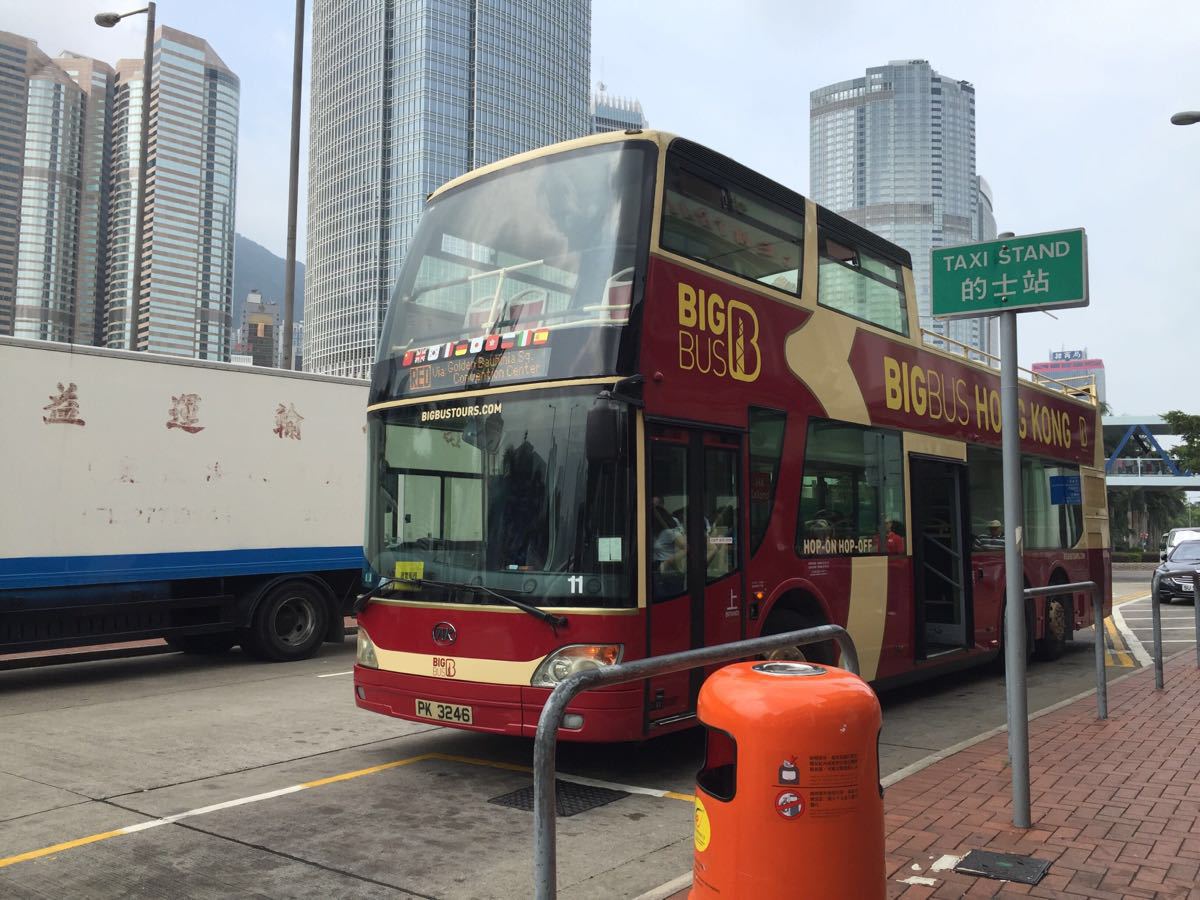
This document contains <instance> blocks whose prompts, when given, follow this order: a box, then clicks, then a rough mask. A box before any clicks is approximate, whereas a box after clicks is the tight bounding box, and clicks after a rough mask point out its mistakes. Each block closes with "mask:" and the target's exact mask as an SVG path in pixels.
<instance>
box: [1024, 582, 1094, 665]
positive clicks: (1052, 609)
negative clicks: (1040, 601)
mask: <svg viewBox="0 0 1200 900" xmlns="http://www.w3.org/2000/svg"><path fill="white" fill-rule="evenodd" d="M1101 628H1103V626H1101ZM1097 631H1098V632H1099V631H1100V629H1097ZM1045 632H1046V634H1045V637H1040V638H1038V639H1037V640H1036V641H1034V642H1033V655H1034V658H1035V659H1039V660H1042V661H1043V662H1049V661H1050V660H1054V659H1058V658H1059V657H1060V656H1062V655H1063V653H1064V652H1065V651H1066V649H1067V604H1066V602H1065V601H1064V599H1063V598H1062V597H1047V598H1046V628H1045ZM1097 640H1103V638H1102V637H1100V638H1097Z"/></svg>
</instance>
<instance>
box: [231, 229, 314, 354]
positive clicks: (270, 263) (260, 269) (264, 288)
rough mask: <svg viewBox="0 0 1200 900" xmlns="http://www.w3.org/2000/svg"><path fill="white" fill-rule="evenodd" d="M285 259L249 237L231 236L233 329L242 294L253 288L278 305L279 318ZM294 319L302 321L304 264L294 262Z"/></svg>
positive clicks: (241, 306) (243, 301)
mask: <svg viewBox="0 0 1200 900" xmlns="http://www.w3.org/2000/svg"><path fill="white" fill-rule="evenodd" d="M286 271H287V266H286V261H285V260H283V259H282V258H280V257H278V256H276V255H275V254H274V253H272V252H271V251H270V250H268V249H267V248H266V247H263V246H262V245H261V244H256V243H254V241H252V240H250V238H248V237H246V236H244V235H241V234H235V235H234V244H233V319H232V324H233V328H234V330H235V331H236V330H237V329H238V328H240V327H241V325H242V313H243V311H244V310H245V308H246V295H247V294H248V293H250V292H251V291H253V290H257V291H258V292H259V293H260V294H262V295H263V299H264V300H267V301H272V300H273V301H275V302H276V303H278V304H279V310H280V320H281V322H282V319H283V281H284V273H285V272H286ZM293 309H294V310H295V316H296V321H297V322H302V321H304V264H303V263H301V262H297V263H296V296H295V303H294V304H293Z"/></svg>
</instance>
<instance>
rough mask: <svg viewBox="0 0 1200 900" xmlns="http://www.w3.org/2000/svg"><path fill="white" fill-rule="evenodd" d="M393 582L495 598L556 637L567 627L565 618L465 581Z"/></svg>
mask: <svg viewBox="0 0 1200 900" xmlns="http://www.w3.org/2000/svg"><path fill="white" fill-rule="evenodd" d="M395 580H396V581H398V582H404V583H405V584H415V585H418V586H421V585H429V586H430V587H440V588H449V589H455V588H457V589H458V590H460V591H474V592H476V593H480V594H486V595H487V596H489V597H495V598H496V599H497V600H502V601H503V602H505V603H507V604H508V605H509V606H515V607H516V608H517V609H519V610H521V612H525V613H529V615H531V616H533V617H534V618H535V619H541V620H542V621H543V622H545V623H546V624H547V625H549V626H550V628H551V630H552V631H553V632H554V634H555V636H556V637H557V635H558V629H560V628H565V627H566V625H567V617H566V616H556V615H555V614H554V613H552V612H547V611H546V610H544V609H538V608H537V607H536V606H531V605H529V604H528V603H523V602H522V601H520V600H517V599H516V598H514V597H510V596H508V595H507V594H502V593H500V592H499V591H494V590H492V589H491V588H490V587H485V586H484V585H482V584H471V583H470V582H467V581H430V580H429V579H428V578H397V579H395Z"/></svg>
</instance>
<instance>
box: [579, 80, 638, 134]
mask: <svg viewBox="0 0 1200 900" xmlns="http://www.w3.org/2000/svg"><path fill="white" fill-rule="evenodd" d="M645 127H646V114H645V113H643V112H642V104H641V103H639V102H638V101H637V100H634V99H632V98H626V97H614V96H612V95H611V94H609V93H608V91H607V90H605V87H604V85H603V84H601V85H600V89H599V90H598V91H597V92H596V93H594V94H593V95H592V133H593V134H603V133H604V132H607V131H628V130H629V129H631V128H645Z"/></svg>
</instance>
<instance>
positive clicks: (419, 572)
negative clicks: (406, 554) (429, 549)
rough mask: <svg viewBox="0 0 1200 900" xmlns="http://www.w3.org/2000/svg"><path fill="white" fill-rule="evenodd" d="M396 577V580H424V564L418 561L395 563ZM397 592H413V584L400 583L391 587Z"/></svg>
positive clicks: (398, 561) (406, 560)
mask: <svg viewBox="0 0 1200 900" xmlns="http://www.w3.org/2000/svg"><path fill="white" fill-rule="evenodd" d="M396 577H397V578H424V577H425V563H424V561H422V560H419V559H402V560H397V561H396ZM392 587H394V588H395V589H396V590H398V591H415V590H416V589H417V586H416V585H415V584H405V583H404V582H403V581H401V582H400V583H399V584H394V585H392Z"/></svg>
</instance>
